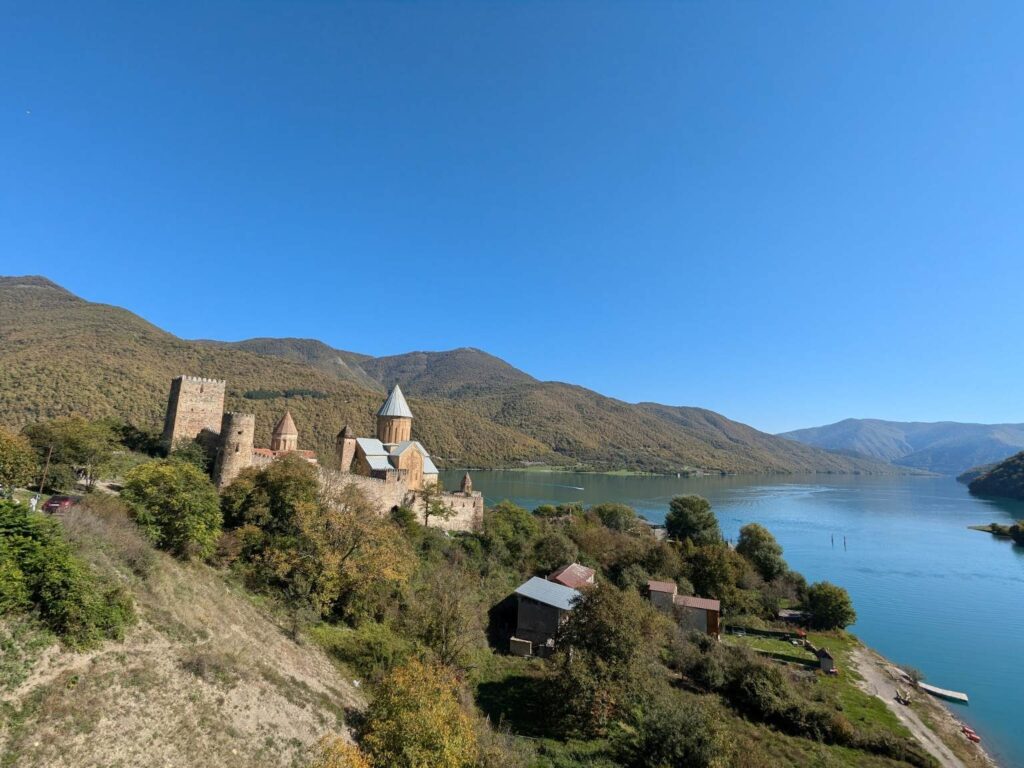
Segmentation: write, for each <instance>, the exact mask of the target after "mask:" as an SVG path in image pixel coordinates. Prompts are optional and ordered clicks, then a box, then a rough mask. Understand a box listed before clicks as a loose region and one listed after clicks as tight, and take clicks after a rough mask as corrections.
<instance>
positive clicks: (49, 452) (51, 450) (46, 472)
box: [39, 445, 53, 496]
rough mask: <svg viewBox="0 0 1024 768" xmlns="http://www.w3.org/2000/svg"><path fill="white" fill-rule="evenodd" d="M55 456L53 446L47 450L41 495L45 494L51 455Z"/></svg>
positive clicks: (40, 489)
mask: <svg viewBox="0 0 1024 768" xmlns="http://www.w3.org/2000/svg"><path fill="white" fill-rule="evenodd" d="M51 456H53V446H52V445H51V446H50V450H48V451H47V452H46V466H45V467H44V468H43V476H42V477H41V478H40V480H39V495H40V496H41V495H42V494H43V486H44V485H46V476H47V475H48V474H49V472H50V457H51Z"/></svg>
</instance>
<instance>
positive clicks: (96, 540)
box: [61, 494, 156, 579]
mask: <svg viewBox="0 0 1024 768" xmlns="http://www.w3.org/2000/svg"><path fill="white" fill-rule="evenodd" d="M61 522H62V523H63V526H64V532H65V533H66V535H67V537H68V538H69V539H70V540H71V541H73V542H74V543H75V545H76V546H77V547H78V548H79V550H81V551H85V552H88V551H95V552H99V553H102V554H104V555H107V556H109V557H110V558H111V559H113V560H114V561H116V562H117V563H119V564H120V565H123V566H125V567H126V568H128V569H129V570H130V571H131V572H132V573H134V574H135V575H136V576H138V577H140V578H143V579H145V578H147V577H148V576H149V575H150V573H152V571H153V567H154V566H155V564H156V553H155V552H154V551H153V547H152V546H151V545H150V544H149V542H148V541H146V538H145V537H144V536H143V535H142V532H141V531H140V530H139V527H138V526H137V525H135V523H133V522H132V520H131V519H130V517H129V510H128V509H127V508H126V507H125V505H124V504H123V503H122V502H121V501H120V500H119V499H117V498H116V497H114V496H104V495H99V494H93V495H91V496H88V497H86V498H85V499H83V501H82V502H81V503H80V504H78V505H76V506H73V507H71V508H70V509H68V510H67V511H66V512H65V513H64V515H63V517H62V520H61Z"/></svg>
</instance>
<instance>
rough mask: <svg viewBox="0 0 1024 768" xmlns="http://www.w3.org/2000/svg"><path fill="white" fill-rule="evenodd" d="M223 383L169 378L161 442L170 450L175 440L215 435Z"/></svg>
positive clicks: (220, 411)
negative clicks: (168, 393) (169, 384)
mask: <svg viewBox="0 0 1024 768" xmlns="http://www.w3.org/2000/svg"><path fill="white" fill-rule="evenodd" d="M226 386H227V382H224V381H221V380H219V379H203V378H199V377H198V376H178V377H177V378H174V379H171V393H170V395H169V396H168V398H167V416H166V418H165V419H164V434H163V439H162V442H163V444H164V447H165V448H166V449H167V450H171V449H172V448H173V447H174V445H175V443H177V442H178V441H179V440H196V439H199V438H201V437H204V434H203V433H204V432H205V433H207V435H205V436H213V435H216V434H217V432H218V431H219V430H220V420H221V414H223V413H224V389H225V387H226Z"/></svg>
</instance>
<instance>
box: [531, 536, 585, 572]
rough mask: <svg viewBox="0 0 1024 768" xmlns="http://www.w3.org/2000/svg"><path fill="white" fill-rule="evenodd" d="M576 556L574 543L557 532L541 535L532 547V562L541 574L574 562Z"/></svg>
mask: <svg viewBox="0 0 1024 768" xmlns="http://www.w3.org/2000/svg"><path fill="white" fill-rule="evenodd" d="M578 554H579V548H578V547H577V546H576V542H574V541H573V540H572V539H570V538H569V537H568V536H566V535H565V534H564V533H562V532H561V531H559V530H554V529H552V530H548V531H546V532H545V533H542V534H541V535H540V537H539V538H538V539H537V540H536V542H535V543H534V545H533V562H534V565H535V566H536V568H537V570H538V571H540V572H542V573H549V572H551V571H553V570H555V569H556V568H560V567H561V566H563V565H567V564H569V563H574V562H576V556H577V555H578Z"/></svg>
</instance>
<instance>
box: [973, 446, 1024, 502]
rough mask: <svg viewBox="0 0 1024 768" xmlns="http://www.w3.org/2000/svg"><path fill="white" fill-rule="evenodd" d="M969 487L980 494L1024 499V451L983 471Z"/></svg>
mask: <svg viewBox="0 0 1024 768" xmlns="http://www.w3.org/2000/svg"><path fill="white" fill-rule="evenodd" d="M968 488H970V489H971V493H976V494H978V495H979V496H996V497H999V498H1004V499H1021V500H1024V451H1021V452H1020V453H1018V454H1016V455H1014V456H1011V457H1010V458H1008V459H1006V461H1002V462H1000V463H999V464H996V465H995V466H994V467H992V468H990V469H988V470H987V471H985V472H983V473H982V474H981V475H980V476H978V477H976V478H974V479H973V480H971V482H970V483H969V484H968Z"/></svg>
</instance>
